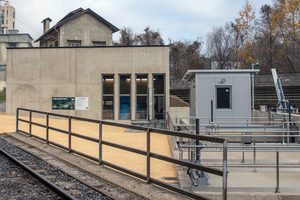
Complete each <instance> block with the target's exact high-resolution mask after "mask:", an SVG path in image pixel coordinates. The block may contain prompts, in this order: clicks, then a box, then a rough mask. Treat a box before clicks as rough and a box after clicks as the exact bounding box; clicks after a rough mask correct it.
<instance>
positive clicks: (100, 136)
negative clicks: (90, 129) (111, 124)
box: [99, 122, 102, 165]
mask: <svg viewBox="0 0 300 200" xmlns="http://www.w3.org/2000/svg"><path fill="white" fill-rule="evenodd" d="M99 165H102V122H100V123H99Z"/></svg>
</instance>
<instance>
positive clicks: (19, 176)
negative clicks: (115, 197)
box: [0, 139, 111, 200]
mask: <svg viewBox="0 0 300 200" xmlns="http://www.w3.org/2000/svg"><path fill="white" fill-rule="evenodd" d="M0 147H1V148H2V149H3V150H4V151H6V152H7V153H9V154H11V155H12V156H14V157H15V158H16V159H18V160H20V161H21V162H23V163H24V164H26V165H27V166H30V167H31V168H32V169H34V170H35V171H36V172H38V173H39V174H42V175H43V176H44V177H45V178H47V179H48V180H50V181H51V182H53V183H55V184H56V185H58V186H59V187H61V188H63V189H64V190H65V191H66V192H68V193H69V194H71V195H72V196H74V197H75V198H77V199H111V198H109V197H107V196H105V195H103V194H101V193H99V192H98V191H96V190H94V189H93V188H91V187H89V186H87V185H85V184H83V183H81V182H80V181H78V180H76V179H74V178H72V177H70V176H68V175H67V174H65V173H63V172H61V171H60V170H58V169H56V168H54V167H52V166H51V165H49V164H48V163H46V162H44V161H42V160H40V159H39V158H37V157H36V156H33V155H31V154H29V153H27V152H25V151H23V150H21V149H19V148H17V147H15V146H14V145H12V144H10V143H7V142H6V141H4V140H2V139H0ZM0 163H1V165H0V192H1V195H0V200H4V199H5V200H6V199H22V200H23V199H60V198H59V197H58V196H57V194H55V193H53V192H51V191H50V190H49V189H48V188H47V187H46V186H44V185H43V184H41V183H40V182H38V181H37V180H35V179H33V178H32V177H31V176H30V175H29V174H27V173H26V172H24V171H23V170H22V169H20V168H19V167H18V166H17V165H16V164H14V163H13V162H12V161H10V160H8V159H7V158H6V157H5V156H4V155H0Z"/></svg>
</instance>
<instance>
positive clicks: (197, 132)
mask: <svg viewBox="0 0 300 200" xmlns="http://www.w3.org/2000/svg"><path fill="white" fill-rule="evenodd" d="M199 129H200V123H199V119H196V135H200V130H199ZM196 145H197V146H199V145H200V142H199V140H198V139H197V140H196ZM199 160H200V149H199V147H197V148H196V161H199Z"/></svg>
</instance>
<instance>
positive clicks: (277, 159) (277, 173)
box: [275, 149, 280, 193]
mask: <svg viewBox="0 0 300 200" xmlns="http://www.w3.org/2000/svg"><path fill="white" fill-rule="evenodd" d="M275 193H280V192H279V151H278V149H277V151H276V191H275Z"/></svg>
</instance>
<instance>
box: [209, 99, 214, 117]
mask: <svg viewBox="0 0 300 200" xmlns="http://www.w3.org/2000/svg"><path fill="white" fill-rule="evenodd" d="M210 120H211V122H214V101H213V100H211V101H210Z"/></svg>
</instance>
